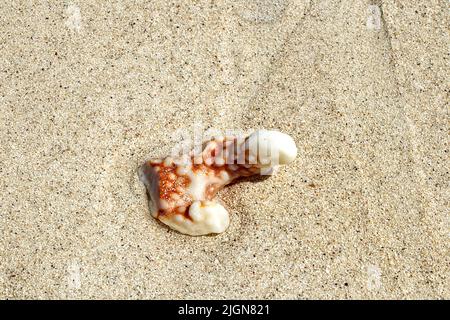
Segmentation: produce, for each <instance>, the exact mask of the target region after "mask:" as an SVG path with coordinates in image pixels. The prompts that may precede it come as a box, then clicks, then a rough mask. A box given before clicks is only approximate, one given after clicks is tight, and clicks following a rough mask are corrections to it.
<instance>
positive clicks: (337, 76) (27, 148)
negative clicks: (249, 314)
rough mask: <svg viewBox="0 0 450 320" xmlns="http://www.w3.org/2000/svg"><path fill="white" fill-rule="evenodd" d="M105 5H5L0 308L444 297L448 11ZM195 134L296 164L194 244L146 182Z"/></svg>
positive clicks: (1, 19)
mask: <svg viewBox="0 0 450 320" xmlns="http://www.w3.org/2000/svg"><path fill="white" fill-rule="evenodd" d="M92 2H93V1H77V0H74V1H73V2H69V1H62V2H53V1H48V2H47V1H18V0H15V1H7V2H2V3H0V54H1V58H0V219H1V223H0V234H1V245H0V298H3V299H5V298H8V299H17V298H150V299H151V298H169V299H172V298H251V299H252V298H387V299H390V298H407V299H412V298H447V299H448V298H450V289H449V288H450V286H449V265H450V261H449V249H450V248H449V243H450V242H449V227H450V220H449V215H448V199H449V188H448V181H449V174H448V167H449V165H448V129H449V126H448V124H449V122H448V96H447V92H448V74H449V68H448V62H447V61H446V57H448V43H449V39H448V27H449V23H448V3H447V2H446V1H435V0H429V1H419V0H415V1H407V2H402V3H403V4H400V3H399V2H397V1H393V0H389V1H383V0H382V1H351V0H345V1H331V0H330V1H318V2H316V1H314V2H309V1H293V0H292V1H288V0H258V1H254V2H253V3H252V4H251V5H248V4H247V3H248V1H245V0H238V1H231V0H225V1H214V2H211V1H195V2H192V3H191V2H189V1H181V0H179V1H172V2H171V3H173V4H169V3H168V2H167V1H163V0H159V1H151V2H150V1H115V2H111V1H101V2H98V4H97V5H94V4H92ZM374 3H376V4H375V5H374ZM200 125H202V126H203V127H204V128H205V129H206V128H211V127H213V128H217V129H219V130H225V129H241V130H249V129H256V128H266V129H277V130H280V131H283V132H286V133H288V134H290V135H291V136H293V137H294V139H295V141H296V143H297V146H298V148H299V155H298V158H297V160H296V161H295V162H294V163H293V164H291V165H290V166H287V167H284V168H282V170H280V172H279V173H278V174H277V175H275V176H273V177H271V178H269V179H266V180H264V181H247V182H243V183H239V184H235V185H232V186H230V187H228V188H227V189H226V190H223V192H221V193H220V194H219V196H220V198H221V200H222V202H223V203H224V205H225V206H226V207H227V209H228V210H229V211H230V213H231V225H230V228H229V229H228V230H227V231H226V232H225V233H223V234H221V235H218V236H208V237H189V236H185V235H182V234H179V233H176V232H174V231H172V230H170V229H168V228H167V227H165V226H164V225H163V224H161V223H159V222H158V221H156V220H155V219H153V218H152V217H151V216H150V215H149V210H148V207H147V198H146V194H145V188H144V186H143V185H142V184H141V183H140V182H139V180H138V177H137V174H136V170H137V168H138V166H139V165H140V164H141V163H142V162H143V161H144V160H145V159H148V158H151V157H158V156H163V155H165V154H167V153H169V152H170V150H171V148H172V146H173V145H174V143H175V141H174V139H173V138H172V137H173V134H174V133H176V131H177V129H180V128H181V129H185V130H188V132H193V131H194V128H195V127H196V126H200Z"/></svg>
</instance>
